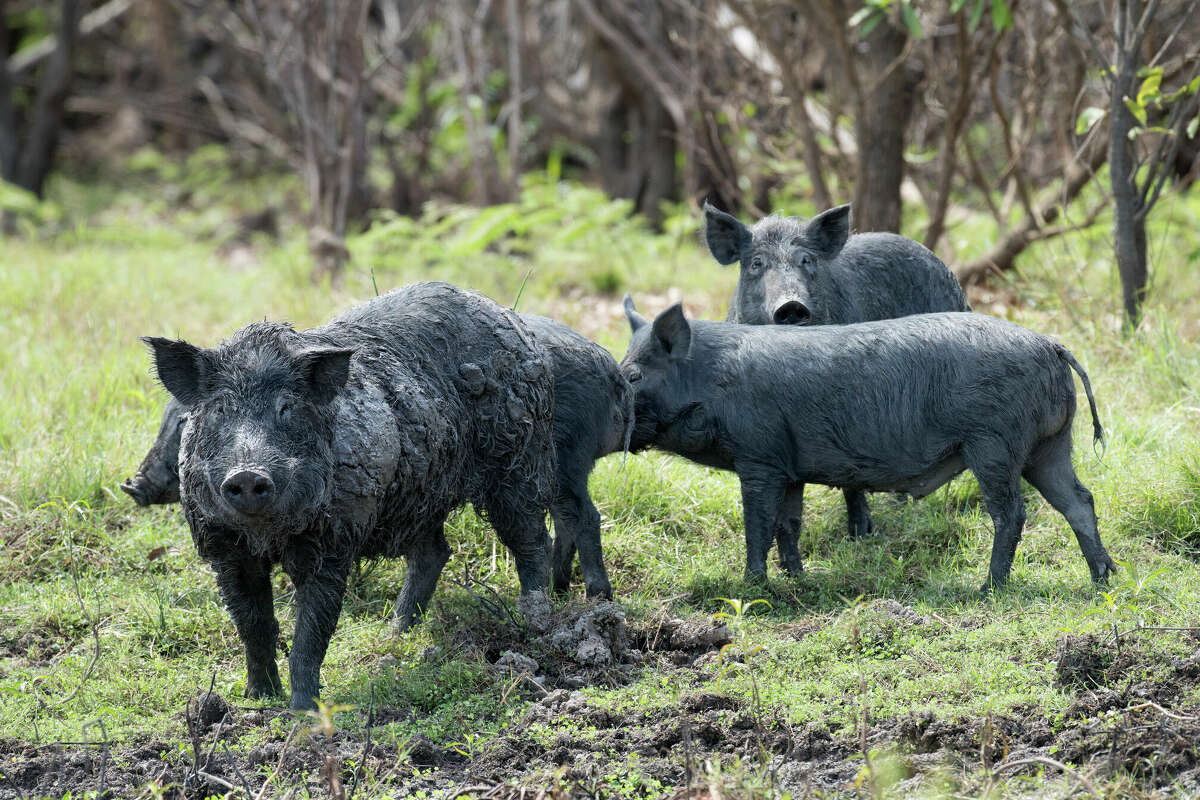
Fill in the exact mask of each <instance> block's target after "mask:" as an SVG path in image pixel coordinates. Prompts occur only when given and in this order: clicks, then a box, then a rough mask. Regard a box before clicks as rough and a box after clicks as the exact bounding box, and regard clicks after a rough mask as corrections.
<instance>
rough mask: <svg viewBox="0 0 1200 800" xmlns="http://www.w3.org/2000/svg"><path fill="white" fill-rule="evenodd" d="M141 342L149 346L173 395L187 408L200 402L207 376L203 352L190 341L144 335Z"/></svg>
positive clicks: (162, 380) (161, 379) (155, 367)
mask: <svg viewBox="0 0 1200 800" xmlns="http://www.w3.org/2000/svg"><path fill="white" fill-rule="evenodd" d="M142 341H143V342H145V343H146V344H147V345H149V346H150V350H151V351H152V352H153V354H154V370H155V371H156V372H157V373H158V379H159V381H161V382H162V385H163V387H164V388H165V389H166V390H167V391H168V392H170V393H171V396H172V397H174V398H175V399H176V400H178V401H179V402H180V403H182V404H183V405H184V406H187V407H191V406H194V405H195V404H196V403H198V402H200V400H201V399H202V398H203V397H204V384H205V382H206V379H207V377H208V364H207V361H208V359H207V358H206V357H205V355H204V351H203V350H201V349H200V348H199V347H196V346H195V345H192V344H188V343H187V342H184V341H176V340H175V339H163V338H161V337H159V336H143V337H142Z"/></svg>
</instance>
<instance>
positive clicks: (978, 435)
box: [621, 304, 1115, 590]
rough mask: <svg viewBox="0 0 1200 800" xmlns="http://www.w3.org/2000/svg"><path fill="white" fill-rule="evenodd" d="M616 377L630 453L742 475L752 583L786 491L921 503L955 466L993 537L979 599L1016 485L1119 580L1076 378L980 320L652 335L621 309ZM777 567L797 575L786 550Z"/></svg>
mask: <svg viewBox="0 0 1200 800" xmlns="http://www.w3.org/2000/svg"><path fill="white" fill-rule="evenodd" d="M627 314H628V316H629V322H630V326H631V327H632V328H633V340H632V341H631V342H630V345H629V352H628V353H627V354H626V356H625V359H624V360H623V361H622V362H621V370H622V372H624V373H625V377H626V378H627V379H628V380H629V382H630V383H631V384H632V385H633V388H634V414H635V423H634V432H633V441H632V447H633V448H634V449H638V448H642V447H646V446H648V445H656V446H658V447H660V448H662V449H664V450H668V451H670V452H673V453H678V454H680V455H683V456H686V457H687V458H690V459H691V460H693V461H696V462H698V463H701V464H706V465H708V466H711V467H717V468H719V469H727V470H733V471H735V472H737V474H738V478H739V479H740V480H741V484H742V501H743V504H744V508H743V512H744V515H745V526H746V576H747V577H748V578H757V577H762V576H765V575H766V570H767V562H766V558H767V551H768V550H769V549H770V547H771V540H772V538H773V536H772V523H773V521H774V520H775V518H776V514H777V511H778V508H779V505H780V504H781V503H782V502H783V500H784V496H785V493H786V492H787V489H788V487H789V486H792V485H795V484H797V483H821V484H825V485H833V486H844V487H848V488H852V489H860V490H864V491H878V492H899V493H905V494H909V495H912V496H913V497H918V498H919V497H924V496H925V495H927V494H929V493H930V492H932V491H934V490H935V489H937V488H938V487H939V486H941V485H942V484H944V483H945V482H946V481H948V480H950V479H951V478H952V477H954V476H955V475H957V474H958V473H959V472H961V471H962V470H964V469H970V470H971V471H972V472H973V473H974V474H975V477H976V478H977V479H978V480H979V488H980V490H981V491H982V493H983V498H984V502H985V503H986V505H987V509H988V513H990V514H991V515H992V521H993V524H994V526H995V539H994V542H993V545H992V559H991V566H990V568H989V570H988V579H987V582H986V583H985V584H984V589H985V590H986V589H988V588H989V587H993V586H995V587H999V586H1003V585H1004V583H1005V581H1006V580H1007V579H1008V573H1009V569H1010V568H1011V566H1012V560H1013V554H1014V552H1015V551H1016V547H1017V542H1018V540H1019V539H1020V538H1021V529H1022V527H1023V526H1024V523H1025V504H1024V502H1023V501H1022V499H1021V485H1020V484H1021V478H1022V477H1024V478H1025V480H1027V481H1029V483H1031V484H1032V485H1033V486H1034V488H1036V489H1037V490H1038V491H1039V492H1041V493H1042V496H1043V497H1045V498H1046V500H1047V501H1048V502H1049V503H1050V505H1052V506H1054V508H1056V509H1057V510H1058V511H1059V512H1060V513H1061V514H1062V515H1063V516H1064V517H1066V518H1067V521H1068V522H1069V523H1070V525H1071V528H1072V529H1073V530H1074V531H1075V536H1076V538H1077V539H1078V541H1079V547H1080V549H1082V550H1083V555H1084V558H1085V559H1087V563H1088V567H1089V568H1090V569H1091V573H1092V579H1093V580H1095V581H1097V582H1102V581H1104V580H1105V579H1106V578H1107V576H1108V574H1109V573H1110V572H1111V571H1113V570H1114V569H1115V565H1114V564H1113V562H1112V559H1111V558H1109V556H1108V553H1107V552H1105V550H1104V545H1103V544H1101V542H1100V536H1099V533H1098V532H1097V529H1096V513H1095V510H1094V508H1093V505H1092V495H1091V493H1090V492H1088V490H1087V489H1086V488H1084V486H1083V485H1082V484H1081V483H1080V482H1079V480H1078V479H1077V478H1076V477H1075V470H1074V468H1073V467H1072V465H1071V422H1072V420H1073V418H1074V416H1075V383H1074V380H1073V378H1072V376H1071V370H1072V369H1073V370H1075V372H1077V373H1078V374H1079V377H1080V378H1081V379H1082V381H1083V387H1084V390H1085V391H1086V392H1087V398H1088V404H1089V406H1090V408H1091V412H1092V422H1093V430H1094V433H1095V436H1096V438H1097V439H1098V438H1099V437H1100V435H1101V429H1100V422H1099V420H1098V418H1097V415H1096V404H1095V401H1094V399H1093V398H1092V388H1091V384H1090V382H1089V381H1088V378H1087V375H1086V373H1084V371H1083V369H1082V367H1080V366H1079V363H1078V362H1077V361H1076V360H1075V358H1074V357H1073V356H1072V355H1071V354H1070V353H1069V352H1067V350H1066V348H1064V347H1063V346H1062V345H1060V344H1057V343H1056V342H1054V341H1052V340H1051V339H1049V338H1047V337H1045V336H1041V335H1040V334H1036V333H1033V332H1032V331H1028V330H1026V329H1024V328H1021V327H1018V326H1016V325H1013V324H1011V323H1008V322H1004V321H1002V320H999V319H995V318H993V317H987V316H983V315H980V314H954V313H950V314H922V315H918V316H912V317H904V318H901V319H895V320H885V321H880V322H867V323H860V324H857V325H846V326H840V327H813V328H803V327H801V328H778V327H770V328H764V327H758V326H747V325H735V324H730V323H722V322H701V321H695V320H693V321H689V320H687V319H685V318H684V315H683V309H682V307H681V306H679V305H678V304H676V305H674V306H672V307H671V308H669V309H667V310H666V311H664V312H663V313H661V314H659V315H658V317H657V318H656V319H655V320H654V322H653V324H650V323H647V321H646V320H645V318H643V317H642V316H641V315H640V314H638V313H637V311H636V310H634V309H633V308H632V304H629V305H628V306H627ZM779 544H780V550H781V556H780V558H781V561H782V562H783V564H784V566H785V567H786V568H787V569H789V570H790V571H792V572H797V571H799V570H800V569H801V561H800V553H799V551H798V550H797V549H796V541H795V540H794V539H789V540H781V541H780V543H779Z"/></svg>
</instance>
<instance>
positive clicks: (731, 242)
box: [704, 200, 750, 265]
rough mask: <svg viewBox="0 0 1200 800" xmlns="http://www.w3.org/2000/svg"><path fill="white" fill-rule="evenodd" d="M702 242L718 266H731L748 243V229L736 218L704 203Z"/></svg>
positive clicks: (706, 202) (740, 255)
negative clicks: (706, 243) (705, 243)
mask: <svg viewBox="0 0 1200 800" xmlns="http://www.w3.org/2000/svg"><path fill="white" fill-rule="evenodd" d="M704 240H705V241H706V242H708V251H709V252H710V253H712V254H713V258H715V259H716V260H717V263H718V264H726V265H728V264H732V263H733V262H735V261H737V260H738V259H740V258H741V257H742V247H743V246H744V245H745V244H746V243H747V242H749V241H750V229H749V228H747V227H746V226H745V225H743V224H742V223H741V222H740V221H738V219H737V218H736V217H733V216H731V215H729V214H726V213H725V212H724V211H718V210H717V209H716V208H713V206H711V205H709V203H708V201H707V200H706V201H705V202H704Z"/></svg>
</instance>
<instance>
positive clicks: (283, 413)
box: [279, 400, 292, 420]
mask: <svg viewBox="0 0 1200 800" xmlns="http://www.w3.org/2000/svg"><path fill="white" fill-rule="evenodd" d="M291 413H292V404H291V402H290V401H288V400H284V401H283V402H282V403H280V404H279V418H280V419H281V420H282V419H287V418H288V416H290V415H291Z"/></svg>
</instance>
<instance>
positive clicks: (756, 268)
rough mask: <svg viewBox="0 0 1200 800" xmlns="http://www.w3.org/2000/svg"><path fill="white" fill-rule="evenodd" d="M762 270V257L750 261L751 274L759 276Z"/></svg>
mask: <svg viewBox="0 0 1200 800" xmlns="http://www.w3.org/2000/svg"><path fill="white" fill-rule="evenodd" d="M762 269H763V260H762V256H755V257H754V258H753V259H751V260H750V271H751V272H753V273H755V274H757V273H759V272H762Z"/></svg>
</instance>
